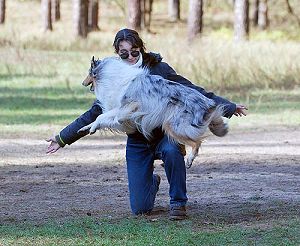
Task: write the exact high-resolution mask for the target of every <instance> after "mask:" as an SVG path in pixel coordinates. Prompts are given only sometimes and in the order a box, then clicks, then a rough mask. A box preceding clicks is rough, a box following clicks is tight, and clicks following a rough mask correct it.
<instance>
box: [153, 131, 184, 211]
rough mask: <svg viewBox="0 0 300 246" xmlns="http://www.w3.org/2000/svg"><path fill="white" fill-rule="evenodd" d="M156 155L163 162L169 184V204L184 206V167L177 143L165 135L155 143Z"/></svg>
mask: <svg viewBox="0 0 300 246" xmlns="http://www.w3.org/2000/svg"><path fill="white" fill-rule="evenodd" d="M156 156H157V157H158V158H159V159H161V160H162V161H163V162H164V165H165V172H166V175H167V178H168V182H169V184H170V189H169V194H170V205H171V206H184V205H185V204H186V202H187V200H188V198H187V194H186V168H185V162H184V157H183V155H182V153H181V151H180V148H179V146H178V144H176V143H175V142H172V141H169V139H168V137H167V136H165V137H164V138H163V139H162V140H161V141H160V142H159V144H158V145H157V148H156Z"/></svg>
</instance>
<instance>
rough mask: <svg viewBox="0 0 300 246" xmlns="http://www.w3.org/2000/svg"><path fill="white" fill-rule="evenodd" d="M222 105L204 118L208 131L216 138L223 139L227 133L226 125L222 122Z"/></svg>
mask: <svg viewBox="0 0 300 246" xmlns="http://www.w3.org/2000/svg"><path fill="white" fill-rule="evenodd" d="M223 115H224V105H218V106H216V107H215V108H214V109H213V110H211V111H210V112H209V113H208V114H207V116H206V119H205V120H206V122H207V124H208V128H209V130H210V131H211V132H212V133H213V134H214V135H216V136H218V137H224V136H225V135H226V134H227V133H228V124H227V123H226V122H224V120H223V118H222V116H223Z"/></svg>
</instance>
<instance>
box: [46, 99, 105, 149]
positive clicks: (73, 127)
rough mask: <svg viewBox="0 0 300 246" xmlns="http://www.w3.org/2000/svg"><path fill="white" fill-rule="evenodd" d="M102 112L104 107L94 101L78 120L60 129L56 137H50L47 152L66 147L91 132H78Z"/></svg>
mask: <svg viewBox="0 0 300 246" xmlns="http://www.w3.org/2000/svg"><path fill="white" fill-rule="evenodd" d="M100 114H102V109H101V107H100V105H99V104H98V103H97V101H95V102H94V104H93V106H92V107H91V108H90V109H89V110H88V111H86V112H85V113H84V114H82V115H80V116H79V117H78V118H77V119H76V120H74V121H73V122H72V123H70V124H69V125H67V126H66V127H65V128H64V129H62V130H61V131H60V133H59V134H58V135H56V136H55V137H50V138H49V139H47V140H46V141H47V142H50V144H49V146H48V148H47V151H46V153H54V152H56V151H57V150H58V149H59V148H61V147H64V146H65V145H66V144H68V145H71V144H72V143H74V142H76V141H77V140H78V139H80V138H82V137H84V136H85V135H87V134H88V133H89V132H88V131H86V132H79V133H78V132H77V131H78V130H79V129H81V128H82V127H84V126H86V125H88V124H90V123H92V122H94V121H95V120H96V118H97V117H98V116H99V115H100Z"/></svg>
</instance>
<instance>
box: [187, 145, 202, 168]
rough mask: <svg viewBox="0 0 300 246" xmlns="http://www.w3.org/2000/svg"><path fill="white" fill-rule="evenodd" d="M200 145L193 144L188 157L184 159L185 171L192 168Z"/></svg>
mask: <svg viewBox="0 0 300 246" xmlns="http://www.w3.org/2000/svg"><path fill="white" fill-rule="evenodd" d="M201 143H202V142H195V144H194V145H193V146H192V151H191V153H190V154H189V156H188V157H187V158H186V162H185V167H186V168H187V169H189V168H190V167H191V166H192V164H193V161H194V160H195V158H196V157H197V155H198V152H199V148H200V146H201Z"/></svg>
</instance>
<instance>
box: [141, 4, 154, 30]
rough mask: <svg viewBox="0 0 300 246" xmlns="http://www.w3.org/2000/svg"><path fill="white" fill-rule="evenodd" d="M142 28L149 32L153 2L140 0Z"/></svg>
mask: <svg viewBox="0 0 300 246" xmlns="http://www.w3.org/2000/svg"><path fill="white" fill-rule="evenodd" d="M141 3H142V6H141V7H142V16H143V18H142V27H143V28H145V29H146V30H147V31H150V24H151V12H152V4H153V0H142V1H141Z"/></svg>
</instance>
